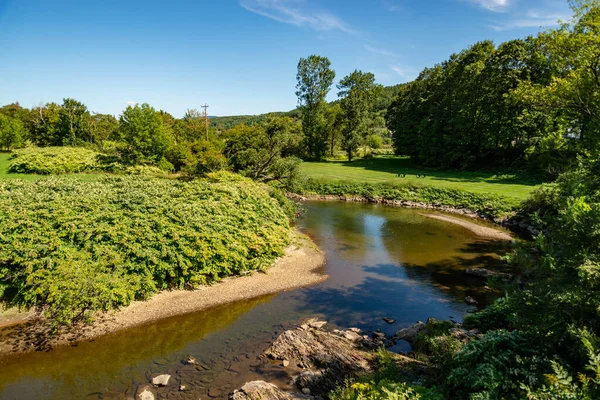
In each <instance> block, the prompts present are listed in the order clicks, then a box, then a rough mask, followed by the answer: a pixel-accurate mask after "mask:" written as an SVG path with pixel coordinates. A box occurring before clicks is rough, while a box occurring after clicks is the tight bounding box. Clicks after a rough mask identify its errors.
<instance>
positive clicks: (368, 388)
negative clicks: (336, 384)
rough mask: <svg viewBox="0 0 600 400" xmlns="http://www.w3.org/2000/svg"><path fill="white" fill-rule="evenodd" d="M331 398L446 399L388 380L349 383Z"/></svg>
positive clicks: (334, 399) (377, 399) (437, 394)
mask: <svg viewBox="0 0 600 400" xmlns="http://www.w3.org/2000/svg"><path fill="white" fill-rule="evenodd" d="M329 398H330V399H331V400H442V399H443V398H444V397H443V396H442V395H441V394H440V393H438V392H437V391H435V390H432V389H426V388H424V387H422V386H411V385H409V384H407V383H405V382H395V381H391V380H387V379H386V380H382V381H379V382H356V383H347V384H346V385H345V386H342V387H340V388H338V389H337V390H336V391H334V392H333V393H331V394H330V396H329Z"/></svg>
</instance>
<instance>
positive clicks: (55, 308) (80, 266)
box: [0, 173, 290, 324]
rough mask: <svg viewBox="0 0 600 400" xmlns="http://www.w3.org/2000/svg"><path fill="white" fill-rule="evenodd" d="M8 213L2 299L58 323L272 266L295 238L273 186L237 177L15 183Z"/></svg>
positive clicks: (4, 186)
mask: <svg viewBox="0 0 600 400" xmlns="http://www.w3.org/2000/svg"><path fill="white" fill-rule="evenodd" d="M0 210H1V211H0V246H1V247H2V253H0V298H1V299H2V300H3V301H4V302H5V303H8V304H9V305H17V306H21V307H38V308H40V309H43V310H45V311H46V314H47V315H48V316H49V317H50V318H51V319H52V320H53V321H54V323H55V324H68V323H71V322H73V321H76V320H79V319H82V318H86V317H88V316H90V315H91V314H92V312H93V311H104V310H110V309H114V308H117V307H120V306H124V305H127V304H129V303H130V302H131V301H132V300H133V299H145V298H147V297H149V296H151V295H152V294H153V293H156V292H157V291H159V290H163V289H170V288H193V287H196V286H198V285H202V284H208V283H211V282H215V281H218V280H220V279H221V278H223V277H226V276H230V275H236V274H242V273H246V272H248V271H253V270H257V269H263V268H265V267H268V266H270V265H271V264H272V262H273V261H274V260H275V258H276V257H279V256H281V255H282V254H283V251H284V248H285V247H286V246H287V244H288V242H289V239H290V237H289V221H288V218H287V216H286V214H285V213H284V212H283V210H282V209H281V207H280V206H279V204H278V203H277V201H275V200H274V199H272V198H271V197H270V196H269V194H268V192H267V191H266V190H265V188H264V187H263V186H261V185H258V184H255V183H253V182H251V181H250V180H248V179H245V178H239V177H237V176H234V175H232V174H227V173H221V174H219V175H218V176H212V177H211V178H209V179H207V180H195V181H192V182H187V183H186V182H181V181H177V180H169V179H157V178H150V177H130V176H117V177H104V178H102V179H101V180H100V181H98V182H81V181H78V180H74V179H66V178H61V179H57V178H50V179H47V180H41V181H36V182H28V181H21V180H10V181H6V182H1V183H0Z"/></svg>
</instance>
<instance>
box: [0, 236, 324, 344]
mask: <svg viewBox="0 0 600 400" xmlns="http://www.w3.org/2000/svg"><path fill="white" fill-rule="evenodd" d="M324 264H325V255H324V254H323V252H322V251H321V250H320V249H319V248H318V247H317V246H316V245H315V244H314V243H313V242H312V241H311V240H310V239H309V238H308V237H307V236H305V235H303V234H301V233H300V232H298V231H294V233H293V238H292V244H291V245H290V246H289V247H288V248H287V249H286V251H285V255H284V256H283V257H281V258H279V259H278V260H277V261H276V262H275V264H274V265H273V266H272V267H271V268H269V269H268V270H267V271H266V272H264V273H260V272H257V273H254V274H252V275H248V276H243V277H232V278H227V279H224V280H223V281H222V282H220V283H218V284H215V285H212V286H206V287H202V288H200V289H197V290H192V291H183V290H175V291H166V292H162V293H159V294H157V295H156V296H153V297H152V298H151V299H149V300H147V301H136V302H134V303H132V304H131V305H129V306H127V307H125V308H123V309H121V310H119V311H116V312H109V313H106V314H103V315H101V316H99V317H98V318H97V319H96V321H95V322H94V323H92V324H89V325H79V326H77V327H75V328H74V329H70V330H69V331H68V332H63V333H61V334H59V335H56V336H48V335H45V334H46V333H47V331H46V328H45V327H44V324H43V323H41V322H42V321H40V320H35V319H34V318H32V316H31V314H30V313H22V314H19V315H15V313H14V311H11V310H9V311H8V312H5V313H3V314H0V326H3V325H7V323H10V324H11V325H12V326H10V327H5V328H4V329H3V330H2V331H0V354H7V353H19V352H29V351H35V350H39V349H43V348H49V347H54V346H59V345H64V344H67V343H76V342H78V341H83V340H89V339H93V338H94V337H97V336H101V335H105V334H108V333H111V332H115V331H118V330H122V329H127V328H130V327H134V326H138V325H143V324H148V323H151V322H153V321H156V320H159V319H163V318H167V317H170V316H175V315H182V314H187V313H191V312H195V311H200V310H204V309H208V308H211V307H214V306H217V305H221V304H226V303H230V302H234V301H237V300H244V299H251V298H255V297H259V296H263V295H267V294H273V293H279V292H282V291H287V290H291V289H296V288H300V287H305V286H310V285H314V284H317V283H319V282H322V281H324V280H326V279H327V276H326V275H325V274H324V270H323V269H322V268H323V267H324ZM36 338H43V339H40V340H36Z"/></svg>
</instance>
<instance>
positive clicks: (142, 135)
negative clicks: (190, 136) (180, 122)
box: [119, 104, 173, 164]
mask: <svg viewBox="0 0 600 400" xmlns="http://www.w3.org/2000/svg"><path fill="white" fill-rule="evenodd" d="M119 134H120V138H121V141H122V142H123V143H125V147H124V148H123V149H122V150H121V151H122V152H123V155H122V158H123V160H124V161H125V162H126V163H130V164H137V163H144V162H153V163H156V164H158V163H159V162H160V161H161V159H163V158H164V157H165V156H166V154H167V152H168V150H169V149H170V148H171V146H172V145H173V134H172V130H171V128H170V127H169V126H168V125H166V124H165V123H164V121H163V118H162V115H161V113H160V112H158V111H156V110H155V109H154V108H153V107H150V106H149V105H148V104H142V105H141V106H140V105H137V104H136V105H135V106H128V107H127V108H126V109H125V111H123V114H122V115H121V118H120V119H119Z"/></svg>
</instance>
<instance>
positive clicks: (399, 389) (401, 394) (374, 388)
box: [329, 349, 443, 400]
mask: <svg viewBox="0 0 600 400" xmlns="http://www.w3.org/2000/svg"><path fill="white" fill-rule="evenodd" d="M403 378H404V373H403V371H402V370H401V368H399V367H398V365H397V364H396V360H395V359H394V356H393V355H392V353H390V352H388V351H386V350H383V349H380V350H378V352H377V367H376V368H375V371H374V372H373V373H372V374H370V375H368V376H365V377H362V378H360V379H358V380H357V381H355V382H352V381H346V382H345V383H344V385H341V386H339V387H338V388H337V389H336V390H335V391H333V392H332V393H331V394H330V396H329V397H330V399H332V400H358V399H361V400H363V399H364V400H367V399H373V400H376V399H377V400H379V399H382V400H383V399H402V400H403V399H406V400H414V399H421V400H441V399H443V397H442V395H441V394H440V393H439V392H438V391H437V390H436V389H435V388H425V387H423V386H421V385H417V384H414V383H408V382H404V381H403V380H402V379H403Z"/></svg>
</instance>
